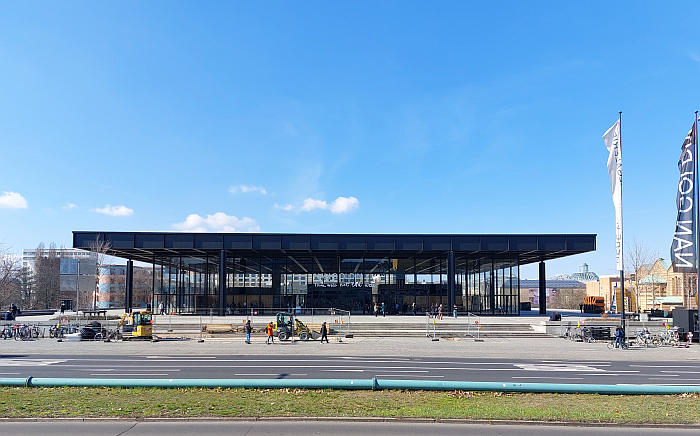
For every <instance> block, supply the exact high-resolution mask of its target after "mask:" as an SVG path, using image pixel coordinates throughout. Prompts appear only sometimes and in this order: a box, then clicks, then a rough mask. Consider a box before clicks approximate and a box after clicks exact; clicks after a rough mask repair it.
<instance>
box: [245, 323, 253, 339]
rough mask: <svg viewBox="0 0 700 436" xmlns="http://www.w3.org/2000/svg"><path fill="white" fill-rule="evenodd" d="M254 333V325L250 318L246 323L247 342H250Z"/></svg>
mask: <svg viewBox="0 0 700 436" xmlns="http://www.w3.org/2000/svg"><path fill="white" fill-rule="evenodd" d="M251 333H253V326H251V325H250V320H248V322H246V323H245V343H246V344H250V334H251Z"/></svg>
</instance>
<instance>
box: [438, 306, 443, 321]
mask: <svg viewBox="0 0 700 436" xmlns="http://www.w3.org/2000/svg"><path fill="white" fill-rule="evenodd" d="M438 319H442V303H441V304H440V306H438Z"/></svg>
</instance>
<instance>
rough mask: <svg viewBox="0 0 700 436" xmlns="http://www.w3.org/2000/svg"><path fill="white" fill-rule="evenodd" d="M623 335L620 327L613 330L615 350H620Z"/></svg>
mask: <svg viewBox="0 0 700 436" xmlns="http://www.w3.org/2000/svg"><path fill="white" fill-rule="evenodd" d="M624 334H625V333H624V331H623V330H622V327H620V326H618V327H617V329H615V348H618V347H620V348H622V338H623V336H624Z"/></svg>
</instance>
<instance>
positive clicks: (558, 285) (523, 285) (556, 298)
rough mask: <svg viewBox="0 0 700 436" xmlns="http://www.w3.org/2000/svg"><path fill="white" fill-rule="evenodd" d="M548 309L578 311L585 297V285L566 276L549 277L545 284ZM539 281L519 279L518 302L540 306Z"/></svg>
mask: <svg viewBox="0 0 700 436" xmlns="http://www.w3.org/2000/svg"><path fill="white" fill-rule="evenodd" d="M545 285H546V296H547V308H548V309H550V308H551V309H579V307H580V304H582V303H583V297H584V296H585V295H586V284H585V283H582V282H579V281H578V280H572V279H571V277H569V276H568V275H566V274H560V275H557V276H554V277H550V278H548V279H547V280H546V282H545ZM539 300H540V281H539V280H528V279H520V301H529V302H530V303H531V304H532V305H533V306H539V304H540V301H539Z"/></svg>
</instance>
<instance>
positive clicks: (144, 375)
mask: <svg viewBox="0 0 700 436" xmlns="http://www.w3.org/2000/svg"><path fill="white" fill-rule="evenodd" d="M90 375H101V376H105V375H108V376H110V377H125V376H129V377H134V376H138V377H152V376H154V375H158V376H161V377H167V376H168V373H162V374H112V373H110V374H100V373H95V374H90Z"/></svg>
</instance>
